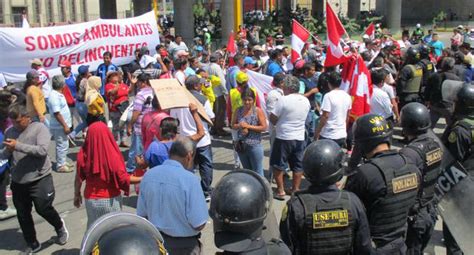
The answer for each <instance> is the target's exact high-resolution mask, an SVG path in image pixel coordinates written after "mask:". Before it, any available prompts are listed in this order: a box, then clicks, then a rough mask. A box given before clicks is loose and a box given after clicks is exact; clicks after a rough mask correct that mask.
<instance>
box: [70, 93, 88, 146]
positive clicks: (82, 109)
mask: <svg viewBox="0 0 474 255" xmlns="http://www.w3.org/2000/svg"><path fill="white" fill-rule="evenodd" d="M76 111H77V113H78V114H79V116H80V117H81V122H80V123H79V124H77V126H76V128H75V129H74V130H73V131H72V132H71V134H70V136H71V137H73V138H74V137H76V136H77V135H78V134H79V133H80V132H81V131H83V130H84V129H85V128H86V127H87V121H86V120H87V105H86V104H85V103H83V102H79V101H76Z"/></svg>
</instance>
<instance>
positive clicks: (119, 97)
mask: <svg viewBox="0 0 474 255" xmlns="http://www.w3.org/2000/svg"><path fill="white" fill-rule="evenodd" d="M113 89H115V84H113V83H108V84H107V85H105V94H106V95H107V99H108V100H107V101H108V102H109V109H110V111H111V112H118V109H117V105H119V104H121V103H122V102H124V101H127V100H128V86H127V84H125V83H121V84H120V85H119V89H118V91H117V94H116V95H113V96H112V95H110V96H109V91H111V90H113Z"/></svg>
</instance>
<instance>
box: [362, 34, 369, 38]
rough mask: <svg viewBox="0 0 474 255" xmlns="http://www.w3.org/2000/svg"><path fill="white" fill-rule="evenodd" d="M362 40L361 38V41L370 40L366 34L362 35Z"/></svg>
mask: <svg viewBox="0 0 474 255" xmlns="http://www.w3.org/2000/svg"><path fill="white" fill-rule="evenodd" d="M362 38H363V39H370V36H369V35H368V34H364V35H363V36H362Z"/></svg>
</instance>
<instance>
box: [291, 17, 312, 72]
mask: <svg viewBox="0 0 474 255" xmlns="http://www.w3.org/2000/svg"><path fill="white" fill-rule="evenodd" d="M309 36H310V33H309V32H308V30H306V28H304V27H303V26H302V25H301V24H300V23H298V21H296V20H293V34H292V35H291V62H292V63H295V62H296V60H298V59H300V58H301V50H303V48H304V44H305V43H306V41H307V40H308V38H309Z"/></svg>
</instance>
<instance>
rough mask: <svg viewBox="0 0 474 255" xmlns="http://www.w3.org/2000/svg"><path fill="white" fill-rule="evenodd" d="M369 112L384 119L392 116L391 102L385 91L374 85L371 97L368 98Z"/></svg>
mask: <svg viewBox="0 0 474 255" xmlns="http://www.w3.org/2000/svg"><path fill="white" fill-rule="evenodd" d="M370 113H373V114H378V115H380V116H382V117H384V118H385V119H386V118H388V117H391V116H393V111H392V103H391V102H390V97H389V96H388V94H387V92H385V91H383V90H382V89H380V88H378V87H376V86H374V91H373V94H372V98H371V99H370Z"/></svg>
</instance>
